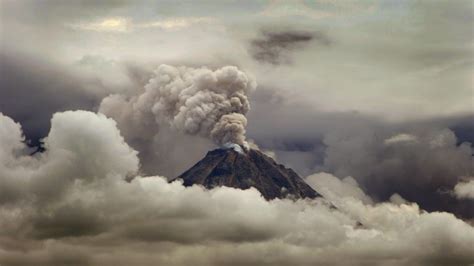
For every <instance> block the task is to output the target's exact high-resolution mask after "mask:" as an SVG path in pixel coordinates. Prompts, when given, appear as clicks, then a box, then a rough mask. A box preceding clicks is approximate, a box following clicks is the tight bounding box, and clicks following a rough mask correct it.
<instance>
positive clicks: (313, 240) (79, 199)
mask: <svg viewBox="0 0 474 266" xmlns="http://www.w3.org/2000/svg"><path fill="white" fill-rule="evenodd" d="M0 118H1V119H0V123H1V127H0V128H1V129H2V130H1V131H0V145H1V148H2V149H1V151H2V152H1V154H0V155H1V156H0V159H1V160H0V171H1V175H0V177H1V178H0V182H1V184H2V186H1V189H2V191H1V192H2V193H1V194H0V195H2V196H3V197H1V200H0V213H1V216H2V217H3V218H2V220H1V222H0V223H1V227H2V228H4V229H7V230H2V233H1V234H0V243H1V245H0V246H1V248H0V263H2V264H6V265H10V264H14V265H62V264H64V263H66V262H67V263H74V264H78V265H126V264H140V265H153V264H156V263H157V262H160V263H164V264H167V265H187V264H189V263H190V262H191V261H192V262H193V264H194V265H222V264H226V265H262V264H272V265H288V264H293V265H295V264H296V265H310V264H314V263H325V264H345V263H349V262H350V263H351V264H355V265H364V264H367V263H371V262H377V263H379V264H380V263H381V264H386V265H404V264H406V265H414V264H415V265H432V264H433V263H441V264H457V265H468V264H470V263H472V262H473V261H474V257H473V255H472V253H471V250H470V247H471V246H472V245H474V229H473V227H472V226H470V225H469V224H467V223H465V222H463V221H461V220H459V219H457V218H455V217H454V215H452V214H449V213H437V212H434V213H429V212H425V211H423V210H420V208H419V207H418V206H417V205H416V204H414V203H409V202H405V201H403V200H400V198H399V197H398V198H399V199H398V200H395V198H396V197H395V198H394V200H393V201H392V202H386V203H381V204H373V203H372V202H371V200H370V198H369V197H368V196H367V195H365V194H364V193H363V192H362V190H360V188H359V187H358V185H357V182H356V181H355V180H353V179H350V178H349V179H346V180H344V181H340V180H339V179H337V178H336V177H334V176H332V175H330V174H326V173H318V174H315V175H312V176H309V177H308V178H307V180H308V182H309V184H310V185H312V186H314V188H315V189H317V190H318V191H319V192H320V193H322V194H323V195H324V197H325V198H326V199H327V200H322V199H318V200H313V201H311V200H299V201H291V200H286V199H285V200H273V201H270V202H269V201H266V200H264V199H263V198H262V197H261V195H260V194H259V193H258V191H257V190H255V189H249V190H244V191H242V190H237V189H233V188H226V187H222V188H217V189H213V190H205V189H203V188H201V187H198V186H193V187H190V188H185V187H184V186H182V184H181V183H179V182H173V183H168V182H167V181H166V179H165V178H163V177H159V176H149V177H140V176H137V177H135V178H133V180H132V181H131V182H127V181H125V179H126V178H127V176H130V174H133V173H134V172H137V170H138V167H139V162H138V158H137V153H136V151H134V150H133V149H131V148H130V147H129V146H128V145H127V144H126V143H125V142H124V139H123V137H122V136H121V135H120V132H119V130H118V129H117V127H116V124H115V122H114V121H113V120H111V119H110V118H106V117H105V116H103V115H101V114H95V113H91V112H85V111H75V112H65V113H57V114H55V115H54V117H53V119H52V121H51V125H52V126H51V130H50V133H49V134H48V137H47V138H46V139H45V145H46V147H47V151H46V152H45V153H43V154H36V155H35V156H33V157H31V156H29V155H28V148H27V147H25V146H24V144H23V143H22V142H21V141H22V139H23V137H22V133H21V128H20V125H19V124H17V123H14V122H13V121H12V120H11V119H10V118H8V117H6V116H3V115H2V116H1V117H0ZM4 195H15V196H16V197H5V196H4ZM329 202H330V203H331V204H333V205H335V206H336V207H337V209H334V208H332V207H331V204H330V203H329ZM448 250H449V252H448ZM262 254H267V255H265V256H262Z"/></svg>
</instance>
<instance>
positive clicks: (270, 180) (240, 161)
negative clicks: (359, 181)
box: [172, 145, 320, 200]
mask: <svg viewBox="0 0 474 266" xmlns="http://www.w3.org/2000/svg"><path fill="white" fill-rule="evenodd" d="M177 179H182V180H183V184H184V186H192V185H194V184H199V185H202V186H204V187H206V188H208V189H211V188H215V187H219V186H227V187H233V188H239V189H248V188H250V187H254V188H256V189H257V190H258V191H260V193H261V194H262V196H263V197H264V198H265V199H267V200H271V199H274V198H286V197H289V198H294V199H299V198H316V197H319V196H320V195H319V194H318V193H317V192H316V191H314V190H313V189H312V188H311V187H310V186H309V185H308V184H306V183H305V182H304V180H303V179H302V178H301V177H300V176H298V174H297V173H296V172H295V171H293V170H292V169H290V168H286V167H285V166H283V165H281V164H278V163H276V162H275V161H274V160H273V159H272V158H270V157H269V156H267V155H265V154H264V153H262V152H260V151H258V150H255V149H248V150H244V149H242V148H241V147H240V146H238V145H234V146H232V147H228V148H219V149H215V150H213V151H209V152H208V153H207V154H206V156H205V157H204V158H203V159H202V160H200V161H199V162H197V163H196V164H195V165H194V166H192V167H191V168H190V169H188V170H187V171H185V172H184V173H183V174H181V175H180V176H178V177H176V178H175V179H173V180H172V181H174V180H177Z"/></svg>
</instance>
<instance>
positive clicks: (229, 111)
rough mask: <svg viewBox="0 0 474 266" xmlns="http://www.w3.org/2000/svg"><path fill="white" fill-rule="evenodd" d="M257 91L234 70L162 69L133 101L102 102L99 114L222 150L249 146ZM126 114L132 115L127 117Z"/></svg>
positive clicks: (115, 100)
mask: <svg viewBox="0 0 474 266" xmlns="http://www.w3.org/2000/svg"><path fill="white" fill-rule="evenodd" d="M255 87H256V83H255V81H254V80H253V79H252V78H250V77H249V76H248V75H247V74H246V73H244V72H242V71H241V70H239V69H238V68H237V67H234V66H225V67H222V68H220V69H217V70H215V71H213V70H211V69H208V68H205V67H202V68H190V67H184V66H182V67H174V66H170V65H160V66H159V67H158V68H157V69H156V70H155V71H154V74H153V77H152V78H151V79H150V80H149V82H148V84H147V85H146V86H145V89H144V91H142V93H141V94H139V95H135V96H132V97H131V98H129V99H124V98H123V97H118V96H117V95H112V96H109V97H107V98H105V99H104V100H103V102H102V104H101V108H100V111H101V112H103V113H105V114H106V115H108V116H111V117H113V118H115V119H117V117H122V118H123V119H118V120H119V121H118V122H119V124H121V123H135V124H137V123H138V124H140V123H141V124H142V125H145V124H149V123H150V121H149V120H150V119H152V120H154V121H153V122H154V123H155V124H156V125H158V126H156V129H158V128H159V126H160V125H163V124H168V125H169V126H170V127H171V128H173V129H176V130H178V131H179V132H184V133H186V134H189V135H198V136H202V137H205V138H209V139H211V140H212V141H213V142H214V143H216V144H218V145H222V144H224V143H227V142H231V143H236V144H240V145H245V143H246V142H245V127H246V125H247V119H246V118H245V114H246V113H247V112H248V111H249V110H250V104H249V100H248V94H249V93H250V92H251V91H253V90H254V89H255ZM124 109H125V110H128V111H126V112H128V113H129V114H127V115H124ZM118 113H120V114H118ZM120 120H126V121H120ZM137 120H138V121H137ZM134 128H137V127H134ZM143 128H144V130H146V128H148V127H146V126H145V127H143ZM137 135H141V133H140V132H137Z"/></svg>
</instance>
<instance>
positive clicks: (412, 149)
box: [324, 129, 474, 218]
mask: <svg viewBox="0 0 474 266" xmlns="http://www.w3.org/2000/svg"><path fill="white" fill-rule="evenodd" d="M347 134H351V133H349V132H339V133H335V132H334V133H333V134H331V135H327V136H326V137H325V139H324V143H325V144H326V145H327V149H326V150H325V154H326V157H325V159H324V167H325V169H326V171H330V172H331V173H334V174H335V175H336V176H338V177H341V178H342V177H345V176H349V175H350V176H352V177H354V178H355V179H356V180H357V181H358V182H359V183H360V184H361V186H362V187H363V188H364V190H365V191H367V193H368V194H369V195H371V196H372V197H374V198H375V199H377V200H382V201H384V200H388V199H389V197H390V196H391V195H392V194H394V193H398V194H400V195H401V196H402V197H403V198H406V199H408V200H410V201H415V202H417V203H419V204H420V205H421V206H423V208H426V209H428V210H449V211H451V212H455V213H457V214H458V215H462V216H465V217H468V218H469V217H472V208H471V207H469V206H470V203H469V202H464V201H459V202H457V203H455V204H453V199H452V197H451V195H450V194H449V193H444V191H450V190H452V189H453V188H454V186H455V185H456V184H457V183H458V182H459V181H460V180H461V178H462V177H463V176H470V175H472V173H473V171H474V159H473V158H472V154H473V148H472V145H471V144H470V143H468V142H464V143H460V144H458V143H457V138H456V136H455V134H454V133H453V132H452V131H451V130H449V129H430V130H426V129H425V130H421V131H420V130H413V132H411V133H410V134H408V133H402V134H396V135H395V136H393V135H392V134H393V133H387V132H385V133H384V132H383V131H375V132H374V131H372V130H368V131H366V130H362V131H358V133H357V135H356V136H348V135H347ZM387 135H388V136H387ZM390 135H392V136H390ZM454 202H455V201H454Z"/></svg>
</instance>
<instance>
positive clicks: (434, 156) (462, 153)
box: [248, 92, 474, 218]
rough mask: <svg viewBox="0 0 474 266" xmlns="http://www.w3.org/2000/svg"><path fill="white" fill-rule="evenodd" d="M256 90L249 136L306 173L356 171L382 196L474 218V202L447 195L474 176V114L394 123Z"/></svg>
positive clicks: (348, 173) (360, 179)
mask: <svg viewBox="0 0 474 266" xmlns="http://www.w3.org/2000/svg"><path fill="white" fill-rule="evenodd" d="M257 94H259V95H260V96H259V95H257V97H255V100H256V101H258V102H256V103H252V104H253V106H254V109H253V110H252V111H251V112H250V113H249V130H248V131H249V137H250V138H252V139H254V140H255V142H256V143H257V144H258V145H259V146H260V147H261V148H263V149H267V150H271V151H273V152H274V153H275V154H276V157H277V159H278V160H280V161H281V162H282V163H284V164H285V165H287V166H290V167H293V168H295V170H296V171H297V172H299V173H300V174H301V175H308V174H311V173H314V172H318V171H326V172H329V173H332V174H334V175H336V176H338V177H339V178H344V177H346V176H352V177H354V178H355V179H356V180H357V181H358V182H359V184H360V185H361V187H362V189H363V190H364V191H365V192H366V193H368V194H369V195H370V196H371V197H373V198H374V199H375V200H377V201H386V200H388V199H389V198H390V196H392V195H393V194H394V193H398V194H400V195H401V196H402V197H404V198H406V199H407V200H409V201H413V202H417V203H418V204H420V206H421V207H422V208H424V209H427V210H430V211H435V210H438V211H450V212H453V213H455V214H457V215H460V216H462V217H465V218H472V217H473V214H474V209H473V208H474V207H473V205H474V204H473V202H472V200H465V199H457V198H456V197H454V196H453V195H452V194H450V193H447V192H449V191H451V190H452V189H453V188H454V186H455V185H456V184H457V183H458V182H459V181H460V180H462V179H463V177H465V176H472V175H474V160H473V157H472V154H473V148H472V144H471V143H470V141H472V139H471V138H470V135H469V134H470V133H469V128H470V127H471V121H472V120H470V119H471V118H472V116H471V115H460V116H453V117H448V118H439V119H425V120H416V121H411V122H396V123H394V122H390V123H389V122H385V121H383V120H381V119H378V118H376V117H370V116H367V115H362V114H359V113H356V112H342V113H332V112H320V111H317V110H314V109H313V108H311V107H309V106H304V105H299V106H297V107H296V106H295V104H288V103H285V101H284V100H283V99H280V98H279V97H278V96H275V97H274V98H275V99H276V100H275V101H276V102H278V104H275V101H271V100H270V101H268V100H265V99H271V98H272V97H269V95H268V93H263V92H262V93H257ZM262 95H263V96H265V97H262ZM274 118H278V119H274ZM458 135H459V136H460V137H458Z"/></svg>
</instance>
